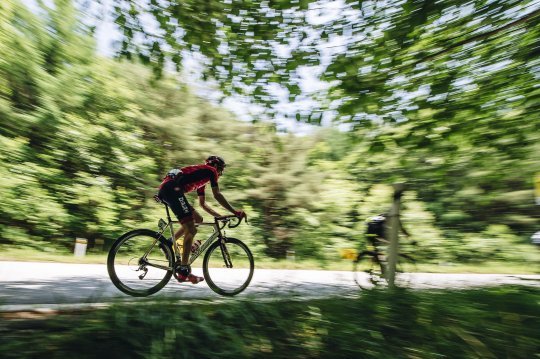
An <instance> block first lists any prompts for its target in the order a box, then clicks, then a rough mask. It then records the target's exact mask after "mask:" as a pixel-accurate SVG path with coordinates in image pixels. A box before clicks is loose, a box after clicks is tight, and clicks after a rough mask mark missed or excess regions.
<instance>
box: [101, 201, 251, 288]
mask: <svg viewBox="0 0 540 359" xmlns="http://www.w3.org/2000/svg"><path fill="white" fill-rule="evenodd" d="M156 200H157V201H158V202H160V203H162V204H163V205H165V210H166V212H167V219H168V222H166V221H165V220H163V219H160V220H159V222H158V228H159V230H157V231H153V230H150V229H135V230H133V231H130V232H127V233H125V234H124V235H122V236H120V237H119V238H118V239H117V240H116V241H115V242H114V244H113V245H112V247H111V249H110V251H109V255H108V257H107V270H108V272H109V276H110V278H111V280H112V282H113V284H114V285H115V286H116V287H117V288H118V289H119V290H121V291H122V292H124V293H126V294H129V295H131V296H134V297H146V296H149V295H151V294H154V293H156V292H158V291H159V290H161V289H162V288H163V287H164V286H165V285H166V284H167V283H168V282H169V280H170V279H171V277H172V276H174V277H175V278H176V279H178V278H179V277H178V276H179V270H180V258H181V255H182V250H186V248H181V245H180V244H178V243H177V242H176V241H174V240H171V239H167V238H165V237H164V236H163V233H164V232H165V230H166V229H167V228H169V230H170V235H171V236H170V238H174V229H173V221H172V219H171V216H170V213H169V207H168V206H167V204H166V203H164V202H161V201H160V200H159V199H156ZM235 219H236V221H235ZM241 222H242V218H240V219H239V218H237V217H236V216H224V217H216V218H214V222H213V223H199V224H198V226H211V227H212V228H213V232H212V233H211V234H210V236H209V237H208V238H207V239H205V240H203V241H202V242H201V243H200V245H199V246H198V248H196V249H194V250H192V253H191V255H190V258H189V265H190V266H191V264H192V263H193V262H194V261H195V260H196V259H197V258H198V257H199V256H200V255H201V254H203V253H204V258H203V263H202V268H203V275H204V278H205V280H206V283H208V286H209V287H210V288H211V289H212V290H213V291H214V292H216V293H218V294H221V295H225V296H234V295H237V294H239V293H241V292H242V291H243V290H244V289H246V288H247V286H248V285H249V283H250V282H251V279H252V277H253V272H254V269H255V264H254V260H253V255H252V254H251V251H250V250H249V248H248V246H247V245H245V244H244V243H243V242H242V241H240V240H239V239H236V238H231V237H227V236H226V235H225V231H224V229H225V227H226V226H227V227H228V228H235V227H238V226H239V225H240V223H241ZM246 223H247V218H246ZM187 250H190V249H189V248H188V249H187Z"/></svg>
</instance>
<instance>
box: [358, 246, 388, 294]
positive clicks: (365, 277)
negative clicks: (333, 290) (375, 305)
mask: <svg viewBox="0 0 540 359" xmlns="http://www.w3.org/2000/svg"><path fill="white" fill-rule="evenodd" d="M352 272H353V278H354V282H355V283H356V284H357V285H358V287H360V288H361V289H371V288H373V287H376V286H380V285H386V280H385V278H384V266H383V264H382V263H381V262H380V261H379V260H378V259H377V253H376V252H374V251H363V252H360V253H359V254H358V256H357V257H356V259H355V260H354V261H353V269H352Z"/></svg>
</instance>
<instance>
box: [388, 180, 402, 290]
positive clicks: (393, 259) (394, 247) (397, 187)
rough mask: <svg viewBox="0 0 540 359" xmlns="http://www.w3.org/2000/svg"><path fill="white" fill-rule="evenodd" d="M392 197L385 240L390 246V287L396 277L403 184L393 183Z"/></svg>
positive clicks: (392, 285)
mask: <svg viewBox="0 0 540 359" xmlns="http://www.w3.org/2000/svg"><path fill="white" fill-rule="evenodd" d="M393 187H394V197H393V201H392V208H391V209H390V213H389V214H388V217H389V219H390V220H389V221H388V224H387V230H386V233H387V236H388V238H386V240H387V241H389V242H390V248H389V250H388V266H387V270H386V280H387V281H388V286H389V287H390V288H393V287H394V284H395V279H396V263H397V257H398V253H399V243H398V233H399V207H400V204H401V195H402V194H403V191H404V190H405V184H403V183H395V184H394V185H393Z"/></svg>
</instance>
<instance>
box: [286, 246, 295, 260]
mask: <svg viewBox="0 0 540 359" xmlns="http://www.w3.org/2000/svg"><path fill="white" fill-rule="evenodd" d="M287 260H289V261H291V262H294V260H295V252H294V249H289V250H287Z"/></svg>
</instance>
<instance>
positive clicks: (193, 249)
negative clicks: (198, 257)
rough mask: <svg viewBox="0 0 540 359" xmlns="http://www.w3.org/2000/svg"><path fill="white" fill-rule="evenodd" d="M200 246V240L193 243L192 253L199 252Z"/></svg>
mask: <svg viewBox="0 0 540 359" xmlns="http://www.w3.org/2000/svg"><path fill="white" fill-rule="evenodd" d="M200 245H201V241H200V240H198V239H197V240H196V241H195V242H193V245H192V246H191V253H195V252H197V249H199V246H200Z"/></svg>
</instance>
